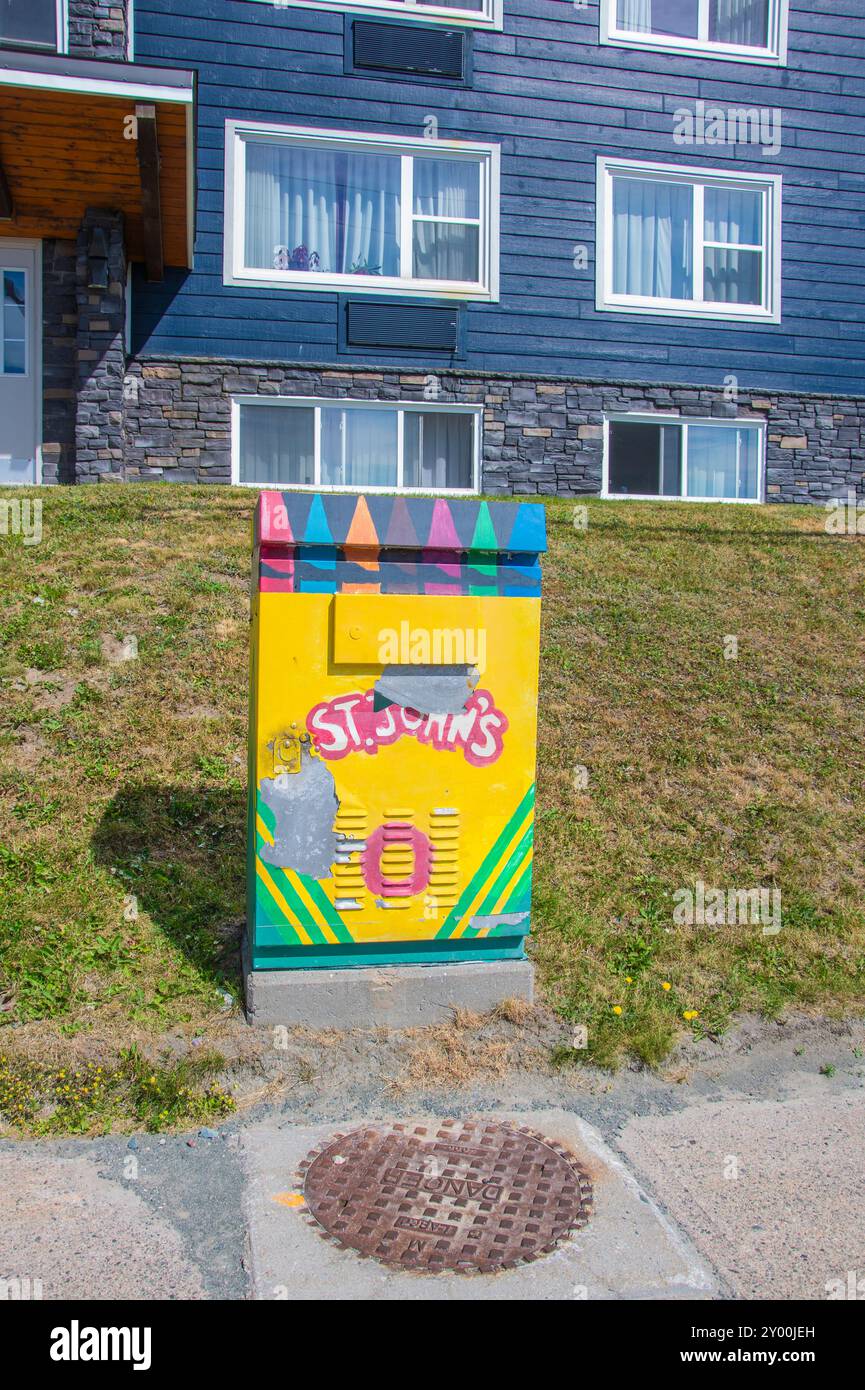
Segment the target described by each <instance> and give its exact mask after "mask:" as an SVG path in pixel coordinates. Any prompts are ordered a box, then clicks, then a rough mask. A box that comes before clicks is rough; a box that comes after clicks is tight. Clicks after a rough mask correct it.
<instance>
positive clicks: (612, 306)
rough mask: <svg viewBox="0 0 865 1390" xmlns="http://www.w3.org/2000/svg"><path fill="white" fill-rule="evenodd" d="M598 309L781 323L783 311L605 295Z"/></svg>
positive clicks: (717, 319) (610, 311) (745, 321)
mask: <svg viewBox="0 0 865 1390" xmlns="http://www.w3.org/2000/svg"><path fill="white" fill-rule="evenodd" d="M595 308H596V310H597V311H598V313H608V314H652V315H654V316H658V315H660V316H662V317H664V318H679V319H695V320H701V319H702V320H706V319H708V320H710V321H712V322H714V323H780V322H781V314H780V311H779V312H778V313H775V311H774V310H772V309H761V308H759V307H757V306H755V305H748V306H747V307H743V308H742V309H741V310H738V311H737V310H736V309H734V308H732V307H731V306H728V307H727V308H726V309H719V308H718V307H717V306H716V305H714V304H680V303H676V302H673V303H671V302H670V301H669V300H660V301H658V302H657V303H652V302H649V301H646V300H635V299H624V298H623V299H613V298H609V299H605V300H598V301H597V302H596V304H595Z"/></svg>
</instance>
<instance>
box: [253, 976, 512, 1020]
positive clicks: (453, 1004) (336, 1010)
mask: <svg viewBox="0 0 865 1390" xmlns="http://www.w3.org/2000/svg"><path fill="white" fill-rule="evenodd" d="M244 973H245V976H246V1016H247V1018H248V1019H249V1021H250V1023H254V1024H256V1025H258V1026H259V1027H267V1028H272V1027H274V1026H275V1025H278V1024H283V1025H284V1026H285V1027H293V1026H294V1027H297V1026H301V1027H305V1028H422V1027H424V1026H425V1025H428V1024H431V1023H443V1022H446V1021H447V1020H448V1019H449V1018H450V1017H451V1016H452V1014H453V1010H454V1009H470V1010H471V1011H472V1012H473V1013H485V1012H486V1010H488V1009H492V1008H494V1007H495V1005H496V1004H501V1003H502V1001H503V1000H505V999H525V1000H527V1001H528V1002H529V1003H531V1002H532V999H533V997H534V973H535V972H534V966H533V965H532V964H531V962H530V961H527V960H485V961H466V962H464V963H461V964H459V965H394V966H366V967H361V968H358V969H353V970H250V969H248V966H247V962H246V961H244Z"/></svg>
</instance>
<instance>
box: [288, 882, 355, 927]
mask: <svg viewBox="0 0 865 1390" xmlns="http://www.w3.org/2000/svg"><path fill="white" fill-rule="evenodd" d="M301 878H302V879H303V886H304V888H305V889H306V891H307V893H309V896H310V897H311V898H312V899H313V900H314V902H315V905H316V907H318V908H320V909H321V912H322V913H323V915H324V920H325V921H326V922H327V925H328V926H329V927H330V928H332V930H333V933H334V935H335V936H336V939H337V940H338V941H342V942H349V941H354V937H353V936H352V934H351V932H350V931H349V929H348V927H347V926H346V925H345V922H344V921H343V920H342V918H341V917H340V915H339V913H338V912H337V910H336V908H335V907H334V905H333V903H332V902H331V900H330V898H329V897H328V896H327V894H326V893H325V891H324V889H323V888H322V886H321V884H320V883H319V882H318V881H317V879H314V878H310V877H309V875H308V874H301Z"/></svg>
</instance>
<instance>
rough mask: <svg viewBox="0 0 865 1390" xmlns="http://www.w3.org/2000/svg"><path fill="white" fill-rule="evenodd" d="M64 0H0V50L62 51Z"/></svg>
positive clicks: (64, 30)
mask: <svg viewBox="0 0 865 1390" xmlns="http://www.w3.org/2000/svg"><path fill="white" fill-rule="evenodd" d="M65 36H66V0H0V49H3V48H15V49H38V50H40V51H42V50H45V51H47V52H49V53H58V52H63V51H64V50H65V47H66V44H65Z"/></svg>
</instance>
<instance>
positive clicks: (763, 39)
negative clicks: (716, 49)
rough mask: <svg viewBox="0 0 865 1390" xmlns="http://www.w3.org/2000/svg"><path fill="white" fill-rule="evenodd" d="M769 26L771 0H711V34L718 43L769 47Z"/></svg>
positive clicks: (710, 36) (711, 37)
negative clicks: (767, 45)
mask: <svg viewBox="0 0 865 1390" xmlns="http://www.w3.org/2000/svg"><path fill="white" fill-rule="evenodd" d="M768 27H769V0H711V3H710V7H709V38H710V39H711V40H712V41H713V42H714V43H738V44H745V45H747V46H749V47H751V48H765V47H766V44H767V42H768Z"/></svg>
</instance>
